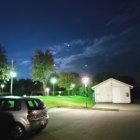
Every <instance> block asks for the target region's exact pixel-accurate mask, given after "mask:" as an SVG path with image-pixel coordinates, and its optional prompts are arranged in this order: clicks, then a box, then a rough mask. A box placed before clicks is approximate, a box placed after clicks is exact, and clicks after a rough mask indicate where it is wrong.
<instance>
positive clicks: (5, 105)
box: [0, 96, 49, 139]
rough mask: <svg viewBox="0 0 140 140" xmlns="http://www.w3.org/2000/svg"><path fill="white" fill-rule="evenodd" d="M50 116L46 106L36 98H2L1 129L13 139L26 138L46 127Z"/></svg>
mask: <svg viewBox="0 0 140 140" xmlns="http://www.w3.org/2000/svg"><path fill="white" fill-rule="evenodd" d="M48 119H49V115H48V109H47V107H46V105H45V104H44V103H43V102H42V101H41V100H40V99H38V98H35V97H19V96H4V97H0V128H1V130H2V131H3V130H4V131H6V132H9V134H10V136H11V137H12V138H13V139H21V138H24V136H25V134H27V132H30V131H36V130H41V129H43V128H45V127H46V125H47V123H48Z"/></svg>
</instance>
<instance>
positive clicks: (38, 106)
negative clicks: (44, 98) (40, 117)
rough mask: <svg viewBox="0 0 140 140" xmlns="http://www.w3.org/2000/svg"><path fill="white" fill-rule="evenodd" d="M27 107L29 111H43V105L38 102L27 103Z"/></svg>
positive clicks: (36, 100) (34, 100)
mask: <svg viewBox="0 0 140 140" xmlns="http://www.w3.org/2000/svg"><path fill="white" fill-rule="evenodd" d="M27 106H28V108H29V109H30V110H37V109H43V108H44V106H45V105H44V104H43V102H41V101H40V100H38V99H33V100H29V101H27Z"/></svg>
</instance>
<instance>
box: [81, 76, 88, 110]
mask: <svg viewBox="0 0 140 140" xmlns="http://www.w3.org/2000/svg"><path fill="white" fill-rule="evenodd" d="M82 83H83V84H84V90H85V97H87V85H88V84H89V77H83V78H82ZM86 108H87V99H86Z"/></svg>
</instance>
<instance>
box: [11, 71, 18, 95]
mask: <svg viewBox="0 0 140 140" xmlns="http://www.w3.org/2000/svg"><path fill="white" fill-rule="evenodd" d="M16 76H17V74H16V72H14V71H10V78H11V85H10V94H11V96H12V94H13V78H15V77H16Z"/></svg>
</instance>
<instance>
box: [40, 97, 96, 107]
mask: <svg viewBox="0 0 140 140" xmlns="http://www.w3.org/2000/svg"><path fill="white" fill-rule="evenodd" d="M37 97H38V98H39V99H41V100H42V101H43V102H44V103H45V104H46V105H47V106H48V108H55V107H66V108H91V109H92V107H93V105H94V104H95V102H94V101H93V100H92V99H91V98H88V97H82V96H37ZM86 104H87V105H86Z"/></svg>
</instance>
